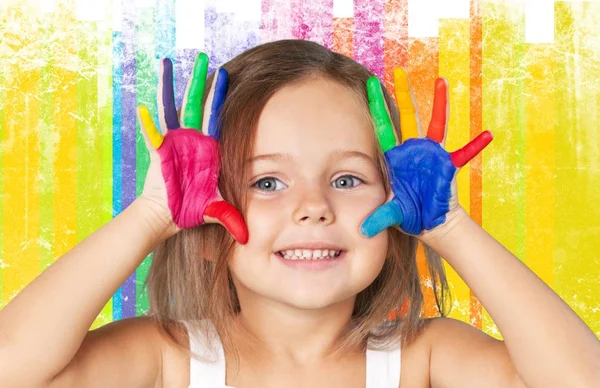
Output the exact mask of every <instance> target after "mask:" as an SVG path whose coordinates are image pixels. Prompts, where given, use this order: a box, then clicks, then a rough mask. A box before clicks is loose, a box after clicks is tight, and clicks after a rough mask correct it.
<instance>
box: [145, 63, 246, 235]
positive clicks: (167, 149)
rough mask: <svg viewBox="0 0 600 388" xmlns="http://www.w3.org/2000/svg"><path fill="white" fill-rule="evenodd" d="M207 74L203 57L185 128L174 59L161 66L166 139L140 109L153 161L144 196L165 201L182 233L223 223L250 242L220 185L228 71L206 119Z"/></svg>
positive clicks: (187, 100)
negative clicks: (221, 122) (176, 94)
mask: <svg viewBox="0 0 600 388" xmlns="http://www.w3.org/2000/svg"><path fill="white" fill-rule="evenodd" d="M207 72H208V57H207V56H206V54H204V53H201V54H199V55H198V57H197V58H196V62H195V64H194V71H193V75H192V77H191V80H190V84H189V85H188V89H187V90H186V95H185V97H184V102H183V107H182V114H181V120H182V125H180V122H179V117H178V114H177V109H176V107H175V98H174V90H173V64H172V62H171V61H170V60H169V59H163V61H162V62H161V77H160V83H159V90H158V101H159V117H160V123H161V128H162V131H163V133H164V135H163V134H161V133H160V132H159V131H158V129H157V128H156V126H155V125H154V122H153V120H152V118H151V116H150V112H149V111H148V109H147V108H146V107H145V106H140V108H139V110H138V113H139V118H140V122H141V123H142V128H143V131H142V132H143V133H144V137H145V139H146V143H147V146H148V149H149V151H150V159H151V163H150V168H149V171H148V176H147V181H146V184H145V187H144V195H145V196H146V197H148V198H151V199H152V200H153V201H154V202H158V203H161V204H163V205H164V203H165V202H166V204H167V206H168V208H169V210H170V214H171V217H172V221H173V222H174V223H175V225H176V226H177V227H178V228H180V229H187V228H193V227H195V226H198V225H201V224H203V223H205V222H207V223H215V222H218V223H220V224H222V225H223V226H224V227H225V228H226V229H227V230H228V231H229V232H230V233H231V234H232V235H233V237H234V238H235V239H236V240H237V241H238V242H240V243H242V244H245V243H246V242H247V241H248V230H247V227H246V224H245V222H244V219H243V217H242V215H241V214H240V213H239V211H238V210H237V209H235V208H234V207H233V206H232V205H231V204H229V203H228V202H226V201H224V200H223V199H222V198H221V195H220V194H219V192H218V187H217V184H218V179H219V173H220V168H221V163H220V161H221V157H220V154H219V145H218V139H219V137H220V128H219V113H220V110H221V107H222V106H223V103H224V101H225V96H226V94H227V84H228V79H227V71H225V70H224V69H219V70H218V72H217V75H216V77H215V80H214V82H213V85H212V87H211V90H210V92H209V95H208V98H207V100H206V106H210V107H211V111H210V113H209V114H208V115H203V112H202V97H203V94H204V90H205V85H206V75H207ZM200 128H202V130H200ZM158 165H160V172H161V174H160V176H159V174H158V168H157V166H158Z"/></svg>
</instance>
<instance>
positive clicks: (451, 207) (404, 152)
mask: <svg viewBox="0 0 600 388" xmlns="http://www.w3.org/2000/svg"><path fill="white" fill-rule="evenodd" d="M394 86H395V89H396V101H397V104H398V108H399V110H400V120H401V122H400V127H401V128H400V129H401V133H402V135H403V137H406V139H405V140H404V142H403V143H402V144H401V145H400V141H399V139H398V137H397V136H396V133H395V132H394V127H393V124H392V121H391V119H390V116H389V110H388V108H387V105H386V102H385V99H384V97H383V92H382V90H381V83H380V81H379V79H378V78H377V77H374V76H373V77H371V78H369V80H368V81H367V93H368V97H369V107H370V110H371V117H372V118H373V121H374V124H375V130H376V132H377V138H378V139H379V145H380V146H381V149H382V151H383V152H384V155H385V159H386V165H387V170H388V174H389V180H390V183H391V186H392V191H393V197H392V198H391V199H390V200H389V201H388V202H386V203H385V204H383V205H381V206H380V207H378V208H377V209H375V211H374V212H373V213H371V214H370V215H369V216H368V217H367V218H366V219H365V220H364V221H363V223H362V225H361V233H362V234H363V235H364V236H367V237H372V236H375V235H376V234H378V233H380V232H381V231H383V230H385V229H387V228H388V227H391V226H399V227H400V228H401V229H402V230H403V231H404V232H405V233H407V234H412V235H421V236H422V235H423V234H425V233H427V232H426V231H429V230H432V229H434V228H436V227H440V228H442V227H443V225H445V224H447V221H448V220H449V219H451V218H452V217H453V215H454V214H455V213H458V212H459V211H460V209H461V207H460V205H459V203H458V196H457V189H456V173H457V172H458V171H459V169H460V168H461V167H462V166H464V165H465V164H467V163H468V162H469V161H470V160H471V159H473V158H474V157H475V156H476V155H477V154H478V153H479V152H481V150H483V149H484V148H485V147H486V146H487V145H488V144H489V143H490V142H491V141H492V134H491V133H490V132H489V131H485V132H482V133H481V134H480V135H479V136H477V137H476V138H475V139H473V140H472V141H471V142H469V144H467V145H466V146H464V147H463V148H461V149H459V150H458V151H454V152H452V153H448V151H446V150H445V149H444V145H445V140H446V128H447V116H448V111H449V106H448V91H447V90H448V88H447V82H446V80H445V79H443V78H438V79H437V80H436V83H435V95H434V100H433V112H432V118H431V122H430V124H429V129H428V131H427V137H425V138H423V137H421V136H420V133H419V132H420V129H419V123H418V120H417V118H416V114H415V106H414V98H413V97H412V93H411V91H410V87H409V84H408V76H407V74H406V71H405V70H404V69H395V71H394Z"/></svg>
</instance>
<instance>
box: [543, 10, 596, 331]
mask: <svg viewBox="0 0 600 388" xmlns="http://www.w3.org/2000/svg"><path fill="white" fill-rule="evenodd" d="M555 9H556V18H557V19H556V45H557V49H556V50H555V53H557V54H556V55H559V58H558V60H559V61H560V62H559V64H558V66H557V72H556V74H555V77H554V79H553V81H554V82H555V84H556V92H555V98H556V108H555V109H556V119H557V122H556V127H555V132H554V141H555V142H554V144H555V146H554V152H555V154H554V158H555V159H554V161H555V166H556V168H555V171H554V173H555V180H554V190H555V194H554V195H555V208H554V209H555V222H554V236H555V237H554V238H555V249H554V263H555V269H554V270H555V272H554V276H555V278H554V290H555V291H556V292H557V293H558V294H559V295H560V296H561V297H562V298H563V299H564V300H565V301H566V302H567V303H568V304H569V305H570V306H571V307H572V308H573V309H574V310H575V312H576V313H577V314H578V315H579V316H580V317H581V318H582V319H583V320H584V321H585V322H586V323H587V324H588V325H589V326H590V328H591V329H592V330H593V331H594V332H595V333H596V335H597V336H599V337H600V308H599V307H600V305H599V301H598V295H600V282H598V279H600V265H599V261H598V252H599V251H600V238H599V233H598V231H599V228H598V220H599V219H600V207H599V206H598V204H599V203H600V190H598V182H600V170H599V169H598V155H599V152H600V148H599V146H598V145H599V144H600V133H599V131H598V83H597V82H596V80H598V79H600V66H599V65H598V61H597V52H598V50H597V46H595V45H594V43H593V42H597V41H598V40H597V37H598V28H597V26H598V25H599V24H600V4H597V3H587V4H581V3H577V4H576V3H571V4H565V3H556V8H555ZM569 10H570V11H569ZM570 13H571V14H572V16H570V15H569V14H570ZM542 226H544V227H545V225H543V224H542Z"/></svg>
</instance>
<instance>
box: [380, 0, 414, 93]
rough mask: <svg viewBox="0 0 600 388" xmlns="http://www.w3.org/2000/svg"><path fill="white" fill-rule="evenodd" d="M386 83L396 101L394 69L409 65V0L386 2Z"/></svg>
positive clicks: (390, 0)
mask: <svg viewBox="0 0 600 388" xmlns="http://www.w3.org/2000/svg"><path fill="white" fill-rule="evenodd" d="M384 33H385V41H384V52H385V54H384V58H383V71H384V74H385V77H384V83H385V87H386V88H387V90H389V91H392V93H390V94H391V96H392V99H394V101H395V100H396V96H395V94H394V93H393V90H394V69H395V68H397V67H407V65H408V0H386V1H385V20H384Z"/></svg>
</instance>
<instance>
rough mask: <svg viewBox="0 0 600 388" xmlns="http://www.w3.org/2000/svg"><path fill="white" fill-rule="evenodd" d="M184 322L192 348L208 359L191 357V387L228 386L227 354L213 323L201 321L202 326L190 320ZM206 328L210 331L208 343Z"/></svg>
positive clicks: (222, 387) (221, 387) (212, 387)
mask: <svg viewBox="0 0 600 388" xmlns="http://www.w3.org/2000/svg"><path fill="white" fill-rule="evenodd" d="M183 323H184V324H185V326H186V328H187V330H188V336H189V338H190V350H191V351H192V352H194V353H197V354H198V355H200V356H201V357H203V358H205V359H206V360H207V362H202V361H200V360H197V359H195V358H193V357H191V358H190V385H189V388H226V387H227V386H226V385H225V381H226V370H225V354H224V351H223V346H222V344H221V341H220V339H219V335H218V333H217V331H216V330H215V328H214V326H213V324H212V323H211V322H210V321H208V320H203V321H200V323H199V325H200V327H198V326H194V325H191V324H190V323H189V322H183ZM199 329H200V330H199ZM206 329H208V333H209V336H208V343H207V338H206V337H205V335H204V332H205V330H206ZM215 350H216V354H215Z"/></svg>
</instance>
